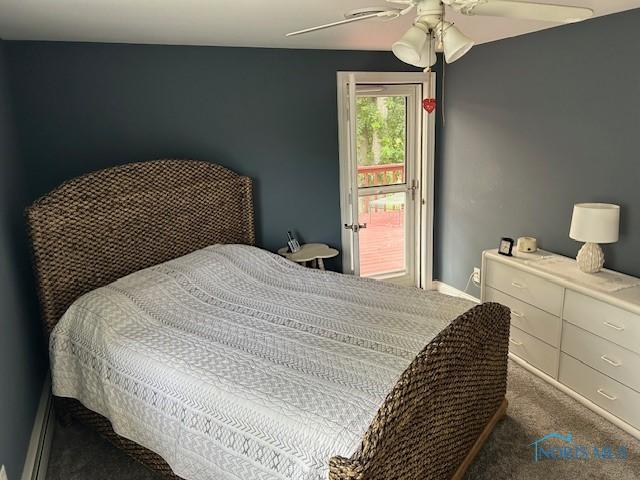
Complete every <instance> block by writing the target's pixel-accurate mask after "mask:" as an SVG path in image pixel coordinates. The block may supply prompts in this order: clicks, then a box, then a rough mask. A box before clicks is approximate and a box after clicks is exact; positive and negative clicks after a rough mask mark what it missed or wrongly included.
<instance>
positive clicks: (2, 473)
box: [0, 465, 9, 480]
mask: <svg viewBox="0 0 640 480" xmlns="http://www.w3.org/2000/svg"><path fill="white" fill-rule="evenodd" d="M0 480H9V479H8V478H7V471H6V470H5V469H4V465H2V467H0Z"/></svg>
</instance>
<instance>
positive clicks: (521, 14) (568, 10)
mask: <svg viewBox="0 0 640 480" xmlns="http://www.w3.org/2000/svg"><path fill="white" fill-rule="evenodd" d="M462 13H464V14H466V15H487V16H492V17H508V18H520V19H524V20H540V21H542V22H555V23H574V22H581V21H582V20H586V19H587V18H590V17H592V16H593V10H591V9H590V8H583V7H571V6H566V5H550V4H544V3H531V2H513V1H507V0H489V1H487V2H485V3H478V4H476V6H474V7H472V8H469V9H464V8H463V9H462Z"/></svg>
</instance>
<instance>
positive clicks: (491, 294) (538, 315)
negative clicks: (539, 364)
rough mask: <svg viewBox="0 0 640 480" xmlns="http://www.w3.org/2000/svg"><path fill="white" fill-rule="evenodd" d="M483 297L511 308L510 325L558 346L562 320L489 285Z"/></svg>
mask: <svg viewBox="0 0 640 480" xmlns="http://www.w3.org/2000/svg"><path fill="white" fill-rule="evenodd" d="M484 297H485V298H484V299H485V301H487V302H498V303H501V304H502V305H506V306H507V307H509V308H510V309H511V325H513V326H514V327H517V328H519V329H520V330H523V331H525V332H527V333H529V334H531V335H533V336H534V337H536V338H539V339H540V340H543V341H545V342H547V343H548V344H549V345H551V346H554V347H559V346H560V331H561V330H562V320H560V318H559V317H556V316H554V315H551V314H550V313H547V312H545V311H544V310H540V309H539V308H536V307H534V306H532V305H529V304H528V303H525V302H523V301H521V300H518V299H517V298H514V297H512V296H511V295H507V294H506V293H502V292H501V291H499V290H496V289H495V288H491V287H485V293H484Z"/></svg>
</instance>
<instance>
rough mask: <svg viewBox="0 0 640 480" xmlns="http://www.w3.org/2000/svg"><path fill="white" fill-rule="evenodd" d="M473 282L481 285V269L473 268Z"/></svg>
mask: <svg viewBox="0 0 640 480" xmlns="http://www.w3.org/2000/svg"><path fill="white" fill-rule="evenodd" d="M473 282H474V283H477V284H480V268H478V267H474V268H473Z"/></svg>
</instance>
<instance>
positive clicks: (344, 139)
mask: <svg viewBox="0 0 640 480" xmlns="http://www.w3.org/2000/svg"><path fill="white" fill-rule="evenodd" d="M336 77H337V100H338V145H339V162H340V163H339V169H340V230H341V235H340V236H341V240H342V269H343V272H344V273H353V272H352V267H351V266H352V264H353V261H352V260H353V259H352V252H351V247H350V245H351V237H350V235H351V233H350V231H348V230H346V229H344V228H343V225H344V224H345V223H350V219H351V198H350V191H351V188H352V182H353V178H352V172H350V170H349V149H350V148H351V146H350V145H349V131H348V129H349V123H348V122H349V109H348V101H349V98H348V93H349V79H350V78H351V79H353V81H354V83H355V84H356V85H357V84H359V83H364V84H382V85H392V84H418V85H421V92H422V95H423V97H424V95H425V92H426V91H427V88H428V85H429V84H428V81H427V79H428V77H427V73H424V72H337V75H336ZM435 93H436V74H435V73H434V72H431V94H430V97H431V98H435ZM420 111H421V112H422V116H421V128H420V129H419V130H420V132H419V133H420V137H421V141H420V146H421V148H420V155H419V159H420V165H421V168H420V170H421V173H420V185H421V188H420V201H419V202H418V205H417V210H419V215H420V220H421V224H422V227H423V228H422V232H421V235H420V241H419V249H418V252H416V253H417V257H418V258H419V260H418V273H419V275H418V279H417V284H418V286H419V287H421V288H424V289H426V290H431V289H432V288H433V234H434V232H433V227H434V225H433V218H434V199H435V195H434V185H435V179H434V162H435V124H436V121H435V117H434V114H428V113H427V112H426V111H425V110H424V109H420Z"/></svg>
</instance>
